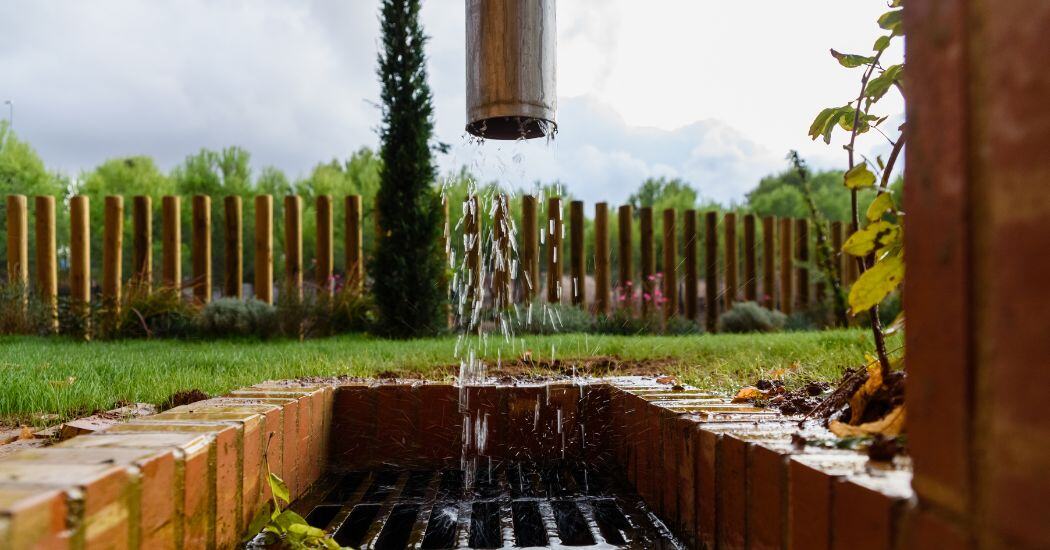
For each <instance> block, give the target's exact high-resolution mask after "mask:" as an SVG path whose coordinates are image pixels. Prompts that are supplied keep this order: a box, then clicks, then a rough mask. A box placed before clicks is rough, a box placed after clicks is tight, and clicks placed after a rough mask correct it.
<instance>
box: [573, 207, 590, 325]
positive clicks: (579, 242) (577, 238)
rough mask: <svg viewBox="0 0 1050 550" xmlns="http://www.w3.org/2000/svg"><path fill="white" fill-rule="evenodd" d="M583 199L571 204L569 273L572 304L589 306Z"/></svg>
mask: <svg viewBox="0 0 1050 550" xmlns="http://www.w3.org/2000/svg"><path fill="white" fill-rule="evenodd" d="M583 223H584V222H583V201H572V202H571V203H570V204H569V233H570V235H569V244H570V245H571V248H570V249H569V274H570V275H571V277H572V294H571V297H572V304H573V305H575V306H579V307H580V308H583V309H586V308H587V252H586V246H587V243H585V242H584V240H583V235H584V227H583Z"/></svg>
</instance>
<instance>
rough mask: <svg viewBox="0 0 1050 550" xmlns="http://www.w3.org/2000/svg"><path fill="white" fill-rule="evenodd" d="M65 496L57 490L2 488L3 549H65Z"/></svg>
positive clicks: (0, 523) (0, 542)
mask: <svg viewBox="0 0 1050 550" xmlns="http://www.w3.org/2000/svg"><path fill="white" fill-rule="evenodd" d="M67 513H68V510H67V508H66V495H65V493H64V492H63V491H61V490H58V489H45V488H39V487H32V486H29V487H26V486H21V487H19V486H7V487H5V486H0V548H10V549H19V548H56V549H57V548H66V547H68V546H69V532H68V531H67V530H66V514H67Z"/></svg>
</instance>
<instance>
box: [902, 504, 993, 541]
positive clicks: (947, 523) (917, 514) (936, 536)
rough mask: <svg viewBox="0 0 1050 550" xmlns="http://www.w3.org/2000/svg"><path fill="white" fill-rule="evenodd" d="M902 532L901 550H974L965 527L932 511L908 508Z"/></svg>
mask: <svg viewBox="0 0 1050 550" xmlns="http://www.w3.org/2000/svg"><path fill="white" fill-rule="evenodd" d="M903 530H904V534H903V536H902V537H901V538H902V541H901V544H900V545H899V548H902V549H908V550H911V549H914V550H922V549H925V548H938V549H939V550H969V549H971V548H974V543H973V540H972V539H971V537H970V535H969V533H968V532H967V530H966V528H965V527H961V526H959V525H958V524H956V523H955V522H953V521H951V520H948V519H947V518H944V517H941V516H940V515H938V514H937V513H936V512H934V511H931V510H923V509H922V508H921V507H919V506H912V507H909V508H908V510H907V511H906V513H905V519H904V527H903ZM1000 546H1003V547H1005V546H1007V545H1006V544H1002V545H1000Z"/></svg>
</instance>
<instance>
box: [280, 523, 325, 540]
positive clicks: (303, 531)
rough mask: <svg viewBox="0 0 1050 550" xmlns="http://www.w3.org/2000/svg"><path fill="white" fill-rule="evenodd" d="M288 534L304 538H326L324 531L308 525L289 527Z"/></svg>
mask: <svg viewBox="0 0 1050 550" xmlns="http://www.w3.org/2000/svg"><path fill="white" fill-rule="evenodd" d="M288 532H289V533H292V534H295V535H299V536H302V537H304V538H315V539H319V538H324V531H322V530H321V529H318V528H316V527H311V526H310V525H307V524H306V523H293V524H292V525H290V526H289V527H288Z"/></svg>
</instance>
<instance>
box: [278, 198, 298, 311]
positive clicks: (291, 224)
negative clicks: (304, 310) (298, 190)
mask: <svg viewBox="0 0 1050 550" xmlns="http://www.w3.org/2000/svg"><path fill="white" fill-rule="evenodd" d="M302 213H303V199H302V197H300V196H299V195H288V196H286V197H285V198H284V280H285V282H284V285H285V288H282V289H281V291H282V292H290V293H292V295H293V296H294V298H293V299H295V300H301V299H302V297H303V225H302Z"/></svg>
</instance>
